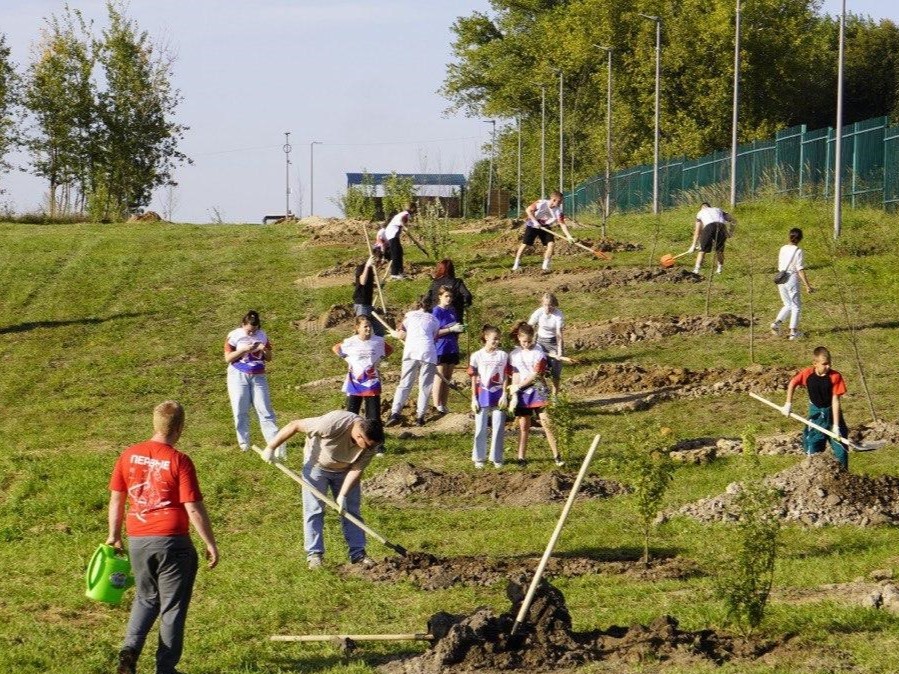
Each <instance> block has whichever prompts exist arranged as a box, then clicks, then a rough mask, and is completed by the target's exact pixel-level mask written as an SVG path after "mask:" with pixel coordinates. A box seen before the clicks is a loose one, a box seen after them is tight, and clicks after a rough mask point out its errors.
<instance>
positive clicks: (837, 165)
mask: <svg viewBox="0 0 899 674" xmlns="http://www.w3.org/2000/svg"><path fill="white" fill-rule="evenodd" d="M845 40H846V0H843V6H842V10H841V12H840V51H839V65H838V66H837V128H836V134H835V137H834V171H833V238H834V240H836V239H839V238H840V229H841V228H842V225H843V171H842V163H843V61H844V60H845V58H844V57H845V51H844V50H845Z"/></svg>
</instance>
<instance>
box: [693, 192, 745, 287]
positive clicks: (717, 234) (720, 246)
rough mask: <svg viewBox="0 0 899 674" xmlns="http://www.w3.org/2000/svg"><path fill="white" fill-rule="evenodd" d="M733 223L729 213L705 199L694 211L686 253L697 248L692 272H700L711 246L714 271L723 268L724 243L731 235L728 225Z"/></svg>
mask: <svg viewBox="0 0 899 674" xmlns="http://www.w3.org/2000/svg"><path fill="white" fill-rule="evenodd" d="M735 224H736V220H734V218H733V216H732V215H731V214H730V213H725V212H724V211H722V210H721V209H720V208H714V207H712V205H711V204H709V203H708V202H707V201H703V202H702V205H701V207H700V209H699V212H698V213H696V224H695V226H694V227H693V243H692V244H690V248H689V249H688V250H687V252H688V253H692V252H694V251H695V250H696V249H697V247H698V248H699V252H697V253H696V264H695V265H694V266H693V273H694V274H698V273H699V272H700V270H701V269H702V261H703V259H704V258H705V256H706V254H707V253H711V252H712V249H713V248H714V249H715V257H716V258H717V261H718V265H717V266H716V267H715V273H716V274H720V273H721V272H722V271H723V270H724V244H725V243H726V242H727V239H728V237H729V236H730V235H731V230H730V228H729V225H730V226H731V227H732V226H733V225H735Z"/></svg>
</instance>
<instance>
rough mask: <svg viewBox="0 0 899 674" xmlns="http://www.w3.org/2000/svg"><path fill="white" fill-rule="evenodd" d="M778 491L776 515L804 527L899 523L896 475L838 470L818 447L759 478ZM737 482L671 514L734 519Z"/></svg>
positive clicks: (739, 488)
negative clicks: (779, 469)
mask: <svg viewBox="0 0 899 674" xmlns="http://www.w3.org/2000/svg"><path fill="white" fill-rule="evenodd" d="M765 482H766V483H767V484H769V485H771V486H772V487H774V488H775V489H776V490H777V491H778V492H779V493H780V495H781V498H780V505H779V506H778V514H779V516H780V517H782V518H783V519H785V520H788V521H795V522H801V523H803V524H806V525H809V526H816V527H818V526H824V525H826V524H851V525H854V526H859V527H867V526H874V525H878V524H897V523H899V477H894V476H891V475H883V476H880V477H874V478H872V477H868V476H866V475H856V474H853V473H850V472H845V471H843V470H841V469H840V467H839V464H837V462H836V461H834V460H833V459H832V458H831V456H830V454H829V453H827V452H822V453H821V454H815V455H812V456H809V457H806V458H805V459H804V460H803V461H802V462H801V463H798V464H796V465H795V466H792V467H790V468H787V469H786V470H783V471H781V472H780V473H777V474H776V475H772V476H771V477H768V478H766V479H765ZM741 490H742V485H741V484H740V483H739V482H734V483H732V484H730V485H728V487H727V490H726V491H725V493H723V494H721V495H719V496H713V497H711V498H706V499H701V500H699V501H696V502H695V503H690V504H687V505H685V506H683V507H681V508H680V509H679V510H677V511H676V512H675V513H674V514H678V515H686V516H688V517H692V518H694V519H697V520H699V521H700V522H727V521H735V520H736V519H737V516H736V514H735V512H734V499H735V497H736V495H737V494H739V493H740V491H741Z"/></svg>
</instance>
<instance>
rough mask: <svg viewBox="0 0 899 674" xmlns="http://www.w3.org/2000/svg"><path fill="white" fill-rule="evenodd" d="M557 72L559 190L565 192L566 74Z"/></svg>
mask: <svg viewBox="0 0 899 674" xmlns="http://www.w3.org/2000/svg"><path fill="white" fill-rule="evenodd" d="M556 73H558V75H559V191H560V192H563V191H564V187H565V183H564V177H565V176H564V171H565V155H564V152H565V98H564V95H563V87H564V81H565V75H564V73H563V72H562V71H561V70H557V71H556Z"/></svg>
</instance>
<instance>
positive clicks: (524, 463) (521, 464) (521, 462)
mask: <svg viewBox="0 0 899 674" xmlns="http://www.w3.org/2000/svg"><path fill="white" fill-rule="evenodd" d="M515 463H517V464H518V467H519V468H527V466H528V460H527V459H515Z"/></svg>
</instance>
